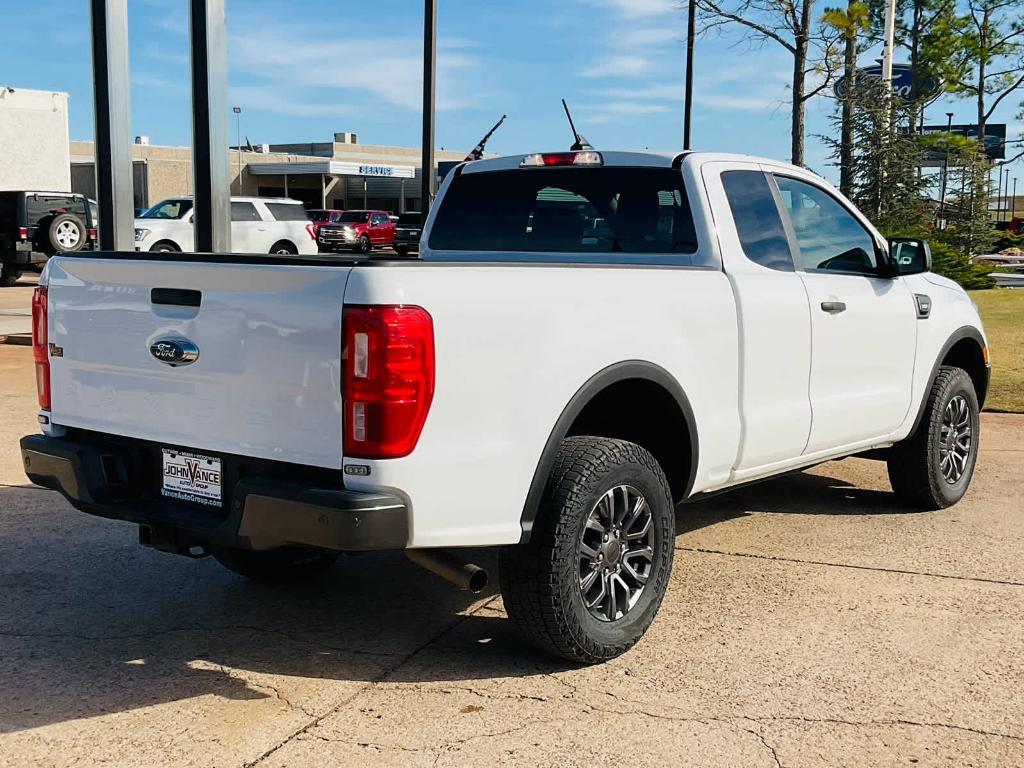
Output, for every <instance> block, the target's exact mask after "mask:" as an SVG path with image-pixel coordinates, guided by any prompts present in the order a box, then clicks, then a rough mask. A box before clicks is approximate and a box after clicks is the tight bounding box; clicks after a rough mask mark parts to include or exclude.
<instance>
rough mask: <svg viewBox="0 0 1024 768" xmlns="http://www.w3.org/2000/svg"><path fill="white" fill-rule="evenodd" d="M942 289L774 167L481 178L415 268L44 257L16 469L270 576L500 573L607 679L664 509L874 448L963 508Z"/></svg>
mask: <svg viewBox="0 0 1024 768" xmlns="http://www.w3.org/2000/svg"><path fill="white" fill-rule="evenodd" d="M929 266H930V254H929V251H928V248H927V244H925V243H923V242H921V241H916V240H901V241H894V242H892V243H887V242H886V241H885V240H884V239H883V238H882V237H881V236H880V235H879V233H878V232H877V231H876V230H875V229H874V228H873V227H872V225H871V223H870V222H869V221H868V220H867V219H866V218H865V217H864V216H863V215H862V214H861V213H859V212H858V211H857V210H856V209H855V208H854V207H853V206H852V205H851V204H850V203H849V202H848V201H847V200H845V199H844V198H843V197H842V196H840V195H839V194H838V193H837V192H835V190H833V189H832V188H831V187H830V186H829V185H828V184H827V183H825V182H824V181H822V180H821V179H820V178H818V177H817V176H815V175H813V174H811V173H809V172H807V171H805V170H803V169H800V168H795V167H792V166H789V165H782V164H779V163H776V162H772V161H768V160H757V159H753V158H750V157H741V156H730V155H717V154H700V153H686V154H681V155H678V156H676V157H670V156H658V155H651V154H641V153H630V152H604V153H599V152H594V151H578V152H557V153H547V154H535V155H526V156H522V155H519V156H515V157H505V158H499V159H493V160H491V159H488V160H481V161H476V162H470V163H466V164H463V165H461V166H459V167H457V168H456V169H455V170H454V171H453V172H452V173H450V174H449V175H448V176H447V178H446V179H445V182H444V184H443V186H442V189H441V190H440V193H439V199H438V202H437V204H436V205H435V207H434V208H433V210H432V211H431V213H430V216H429V219H428V221H427V223H426V227H425V229H424V233H423V236H422V240H421V248H420V258H419V259H415V260H408V259H405V260H400V261H399V260H395V261H381V260H379V259H378V260H374V259H369V258H363V257H357V256H346V257H323V256H321V258H320V259H317V260H313V259H303V258H302V257H299V256H295V257H288V256H278V257H274V256H271V257H258V258H257V257H246V256H242V255H237V254H235V255H193V254H187V253H183V254H173V253H171V254H167V253H161V254H153V253H90V254H74V255H69V256H58V257H57V258H54V259H52V260H51V261H50V262H49V265H48V267H47V271H46V272H45V274H44V275H43V278H42V281H41V284H40V287H39V289H38V292H37V294H36V298H35V303H34V307H35V321H34V322H35V356H36V365H37V372H38V384H39V400H40V408H41V410H40V414H39V421H40V424H41V425H42V432H43V434H42V435H33V436H28V437H25V438H24V439H23V440H22V443H21V446H22V453H23V459H24V465H25V469H26V471H27V473H28V476H29V478H31V480H32V481H33V482H35V483H37V484H39V485H41V486H44V487H47V488H53V489H56V490H58V491H60V492H61V493H62V494H63V495H64V496H65V497H67V499H68V500H69V501H70V502H71V503H72V504H73V505H74V506H76V507H77V508H79V509H81V510H83V511H85V512H89V513H92V514H96V515H101V516H104V517H108V518H114V519H119V520H127V521H130V522H132V523H136V524H138V525H139V526H140V539H141V541H142V542H143V543H144V544H147V545H149V546H153V547H157V548H159V549H161V550H165V551H170V552H176V553H179V554H191V555H193V556H201V555H205V554H212V555H213V556H214V557H216V558H217V559H218V560H220V561H221V562H222V563H224V564H225V565H226V566H227V567H229V568H231V569H233V570H235V571H238V572H240V573H243V574H245V575H248V576H251V577H255V578H263V579H297V578H301V577H306V576H312V575H315V574H317V573H319V572H321V571H323V570H324V569H326V568H327V567H328V566H329V565H330V564H331V562H332V561H333V560H334V559H335V558H336V557H337V555H338V553H340V552H345V551H357V550H382V549H405V550H406V551H407V553H408V554H409V556H410V557H411V558H412V559H414V560H416V561H417V562H419V563H421V564H424V565H426V566H427V567H429V568H431V569H432V570H434V571H435V572H437V573H440V574H442V575H445V576H447V577H448V578H449V579H451V580H453V581H456V582H457V583H460V584H462V585H464V586H468V587H471V588H479V587H480V586H481V585H482V583H483V582H484V581H485V575H484V574H483V572H482V571H481V570H480V569H479V568H477V567H475V566H473V565H471V564H466V563H464V562H462V561H459V560H457V559H456V558H455V557H454V555H453V554H452V553H451V552H450V551H449V550H448V549H445V548H452V547H460V548H462V547H495V546H496V547H500V548H501V549H500V555H499V569H500V582H501V590H502V593H503V596H504V599H505V606H506V608H507V610H508V613H509V615H510V616H511V618H512V619H513V620H514V621H515V622H516V623H517V624H518V625H519V627H520V628H521V629H522V631H523V633H524V634H525V635H526V636H527V637H528V638H529V639H530V640H531V641H533V642H534V643H536V644H538V645H540V646H541V647H543V648H546V649H548V650H550V651H552V652H554V653H556V654H559V655H561V656H564V657H566V658H569V659H575V660H578V661H583V662H596V661H601V660H604V659H609V658H611V657H614V656H616V655H617V654H620V653H622V652H623V651H625V650H626V649H628V648H629V647H630V646H631V645H632V644H634V643H635V642H636V641H637V640H638V639H639V638H640V637H641V636H642V635H643V634H644V632H645V631H646V629H647V627H648V626H649V625H650V623H651V621H652V620H653V619H654V615H655V613H656V612H657V610H658V607H659V605H660V603H661V600H662V596H663V595H664V593H665V589H666V585H667V582H668V576H669V570H670V567H671V565H672V556H673V542H674V535H675V517H674V508H675V507H674V505H675V504H676V503H679V502H686V501H693V500H699V499H701V498H704V497H706V496H707V495H708V494H710V493H713V492H717V491H722V490H724V489H728V488H732V487H736V486H739V485H742V484H745V483H750V482H752V481H755V480H761V479H764V478H768V477H771V476H773V475H778V474H780V473H783V472H789V471H791V470H798V469H801V468H804V467H809V466H811V465H814V464H818V463H820V462H823V461H827V460H829V459H837V458H841V457H844V456H850V455H854V454H859V455H867V456H869V457H873V458H878V459H885V460H887V461H888V466H889V476H890V478H891V480H892V486H893V489H894V491H895V492H896V494H898V496H900V497H901V498H902V499H904V500H905V502H906V503H907V504H908V505H911V506H913V507H915V508H918V509H937V508H941V507H945V506H947V505H950V504H953V503H955V502H956V501H958V500H959V499H960V497H961V496H963V494H964V492H965V491H966V490H967V486H968V484H969V483H970V481H971V476H972V473H973V470H974V466H975V461H976V459H977V455H978V426H979V421H978V414H979V409H980V406H981V404H982V402H983V400H984V398H985V391H986V387H987V383H988V377H989V363H988V348H987V345H986V340H985V335H984V331H983V329H982V325H981V322H980V320H979V317H978V313H977V311H976V308H975V306H974V305H973V303H972V302H971V301H970V299H969V298H968V297H967V295H966V294H965V293H964V291H963V290H961V289H960V288H959V287H958V286H957V285H956V284H955V283H953V282H950V281H949V280H946V279H944V278H942V277H938V276H936V275H934V274H931V273H930V272H929ZM678 513H679V514H681V515H684V516H685V515H686V507H685V506H683V507H680V508H679V511H678Z"/></svg>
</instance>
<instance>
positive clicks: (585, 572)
mask: <svg viewBox="0 0 1024 768" xmlns="http://www.w3.org/2000/svg"><path fill="white" fill-rule="evenodd" d="M654 540H655V530H654V517H653V515H652V513H651V508H650V506H649V505H648V504H647V500H646V499H645V498H644V495H643V494H642V493H640V491H638V490H637V489H636V488H634V487H633V486H630V485H617V486H615V487H614V488H612V489H611V490H609V491H608V492H607V493H605V494H604V495H603V496H602V497H601V498H600V499H599V500H598V502H597V503H596V504H595V505H594V507H593V509H592V510H591V511H590V515H589V516H588V517H587V520H586V522H585V523H584V526H583V530H582V532H581V533H580V538H579V547H578V552H579V555H578V570H579V574H578V575H579V588H580V594H581V595H582V597H583V604H584V606H586V609H587V610H588V611H589V612H590V614H591V615H592V616H593V617H594V618H596V619H598V620H599V621H606V622H611V621H616V620H618V619H621V618H622V617H623V616H625V615H626V614H627V613H629V611H630V610H631V609H632V608H633V607H634V606H635V605H636V604H637V601H638V600H639V599H640V595H641V594H643V591H644V587H645V586H646V584H647V582H648V580H649V579H650V576H651V570H652V568H653V565H654Z"/></svg>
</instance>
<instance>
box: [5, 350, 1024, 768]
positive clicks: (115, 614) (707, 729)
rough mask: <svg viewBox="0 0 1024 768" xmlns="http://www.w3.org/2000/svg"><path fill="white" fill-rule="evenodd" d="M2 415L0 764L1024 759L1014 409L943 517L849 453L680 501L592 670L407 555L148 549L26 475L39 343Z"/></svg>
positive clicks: (487, 598) (8, 375) (10, 357)
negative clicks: (611, 657)
mask: <svg viewBox="0 0 1024 768" xmlns="http://www.w3.org/2000/svg"><path fill="white" fill-rule="evenodd" d="M0 409H2V411H0V412H2V413H3V414H4V416H3V419H0V686H2V687H0V766H19V768H20V766H70V765H76V764H79V765H96V764H101V763H110V764H116V765H119V766H122V765H123V766H134V765H138V766H163V765H168V766H169V765H174V766H260V768H280V767H283V766H289V767H290V766H305V765H310V766H320V765H359V766H421V765H422V766H439V767H440V766H466V765H487V766H490V765H530V766H577V765H578V766H589V767H592V766H594V765H599V764H604V763H606V762H608V761H609V760H613V759H627V760H629V761H630V762H633V763H636V764H638V765H645V766H659V765H664V766H683V765H694V766H745V767H746V766H751V767H756V766H767V767H775V768H780V767H782V766H785V768H798V767H800V766H873V767H874V766H896V765H900V766H906V765H914V766H940V765H941V766H985V767H986V768H988V767H989V766H1019V765H1024V695H1022V694H1021V691H1022V690H1024V663H1022V662H1024V631H1022V630H1024V522H1022V520H1021V509H1022V506H1024V505H1022V501H1024V490H1022V487H1021V481H1020V478H1021V470H1022V468H1024V417H1019V416H1009V415H1001V414H985V415H984V416H983V420H982V423H983V435H982V455H981V460H980V462H979V467H978V472H977V474H976V476H975V482H974V486H973V488H972V489H971V491H970V493H969V494H968V496H967V498H966V499H965V500H964V501H963V502H962V503H961V504H959V505H957V506H956V507H954V508H952V509H949V510H944V511H942V512H938V513H928V514H916V513H907V512H906V511H905V510H903V509H901V508H900V507H899V506H897V505H896V504H895V503H894V500H893V499H892V497H891V495H890V494H889V492H888V491H889V488H888V482H887V480H886V476H885V468H884V465H882V464H879V463H875V462H870V461H865V460H859V459H849V460H846V461H843V462H837V463H830V464H824V465H822V466H820V467H817V468H816V469H814V470H812V471H811V472H808V473H804V474H799V475H792V476H788V477H785V478H781V479H777V480H774V481H771V482H768V483H765V484H762V485H760V486H754V487H751V488H748V489H744V490H741V491H737V492H735V493H732V494H727V495H723V496H720V497H717V498H715V499H712V500H709V501H705V502H702V503H700V504H696V505H690V506H686V507H681V508H680V509H679V512H678V529H679V534H678V537H677V540H676V549H677V551H676V557H677V560H676V567H675V570H674V573H673V576H672V582H671V586H670V590H669V593H668V596H667V597H666V599H665V602H664V604H663V607H662V610H661V614H660V615H659V617H658V619H657V621H655V623H654V625H653V626H652V628H651V631H650V632H649V634H648V636H647V638H646V639H645V640H644V641H643V642H642V643H640V644H639V645H638V646H637V647H636V648H635V649H634V650H633V651H631V652H630V653H628V654H626V655H625V656H623V657H622V658H620V659H617V660H615V661H614V662H611V663H609V664H605V665H602V666H598V667H590V668H580V667H576V666H573V665H570V664H565V663H561V662H559V661H557V660H553V659H550V658H548V657H545V656H543V655H540V654H537V653H534V652H532V651H529V650H527V649H525V648H523V647H522V646H521V644H520V643H519V640H518V638H517V637H516V635H515V634H514V632H513V631H512V628H511V627H510V626H509V624H508V621H507V620H506V617H505V613H504V610H503V608H502V604H501V599H500V597H498V596H496V595H495V594H494V593H493V592H492V593H489V594H486V595H484V596H482V597H481V598H473V597H471V596H468V595H466V594H464V593H460V592H457V591H455V590H454V589H453V588H450V587H449V586H448V585H447V584H446V583H445V582H442V581H441V580H439V579H438V578H436V577H435V576H433V575H431V574H429V573H427V572H425V571H422V570H420V569H418V568H417V567H416V566H414V565H412V564H411V563H409V562H407V561H406V560H405V559H404V558H403V557H402V556H400V555H398V554H393V553H392V554H380V555H364V556H358V557H347V558H343V559H342V560H341V561H339V563H338V565H337V566H336V567H335V568H334V569H333V570H332V571H331V573H330V574H329V575H328V576H327V577H326V578H325V579H324V580H323V581H321V582H318V583H316V584H314V585H311V586H305V587H267V586H259V585H254V584H250V583H247V582H246V581H245V580H243V579H241V578H239V577H236V576H234V575H232V574H230V573H228V572H227V571H225V570H224V569H222V568H221V567H220V566H218V565H217V563H215V562H213V561H211V560H209V559H206V560H199V561H190V560H186V559H183V558H176V557H173V556H170V555H163V554H160V553H156V552H152V551H150V550H145V549H142V548H140V547H139V546H138V545H137V543H136V532H135V529H134V528H133V527H132V526H129V525H127V524H123V523H114V522H110V521H104V520H99V519H95V518H91V517H88V516H86V515H83V514H80V513H78V512H75V511H74V510H72V509H71V508H70V507H69V506H68V505H67V504H66V503H65V502H64V501H63V500H62V499H61V498H60V497H58V496H57V495H56V494H53V493H50V492H48V491H44V490H41V489H35V488H31V487H28V486H26V485H25V479H24V476H23V475H22V473H21V468H20V462H19V459H18V455H17V450H16V440H17V438H18V437H20V436H21V435H23V434H26V433H29V432H32V431H34V430H35V423H34V419H35V406H34V392H33V380H32V369H31V352H30V350H29V349H26V348H21V347H4V346H0ZM481 560H482V561H483V562H484V563H485V564H486V565H488V566H490V567H492V568H493V567H494V557H493V555H492V554H491V553H485V554H484V555H482V557H481Z"/></svg>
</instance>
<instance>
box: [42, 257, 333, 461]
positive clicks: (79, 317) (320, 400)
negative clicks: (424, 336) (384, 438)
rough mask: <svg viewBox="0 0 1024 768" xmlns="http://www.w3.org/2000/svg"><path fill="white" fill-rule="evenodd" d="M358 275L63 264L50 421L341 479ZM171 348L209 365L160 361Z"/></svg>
mask: <svg viewBox="0 0 1024 768" xmlns="http://www.w3.org/2000/svg"><path fill="white" fill-rule="evenodd" d="M179 258H180V257H179ZM350 272H351V267H349V266H344V265H328V264H325V265H323V266H319V265H317V266H299V265H282V264H279V263H263V264H261V263H259V262H254V263H208V262H202V263H200V262H198V261H197V262H187V261H179V260H169V261H154V260H145V261H142V260H139V261H135V260H131V259H123V258H109V259H104V258H69V257H59V258H57V259H54V260H53V261H51V263H50V268H49V341H50V343H51V345H52V346H51V355H50V364H51V371H52V373H51V383H52V388H53V394H52V412H51V418H52V421H53V423H54V424H56V425H61V426H68V427H80V428H83V429H89V430H94V431H97V432H104V433H110V434H115V435H122V436H126V437H133V438H139V439H144V440H151V441H155V442H160V443H167V444H169V445H172V446H184V447H191V448H197V449H205V450H209V451H214V452H223V453H231V454H241V455H245V456H255V457H261V458H267V459H277V460H281V461H289V462H293V463H298V464H306V465H311V466H318V467H330V468H340V467H341V459H342V431H341V429H342V424H341V415H342V405H341V316H342V302H343V299H344V295H345V285H346V282H347V280H348V277H349V273H350ZM153 289H171V290H170V291H158V292H157V293H156V295H154V293H153ZM196 292H199V296H197V295H196ZM196 299H199V301H198V303H199V306H198V307H196V306H191V305H190V304H194V303H195V300H196ZM161 340H175V341H178V342H180V341H187V342H191V343H192V344H193V345H194V346H195V347H196V348H197V351H198V358H197V359H196V360H195V362H193V363H191V364H188V365H178V366H172V365H169V364H167V363H166V362H161V361H160V360H158V359H157V357H155V356H154V354H153V352H151V347H152V346H153V345H154V343H156V342H159V341H161ZM54 346H55V347H56V348H57V349H54V348H53V347H54Z"/></svg>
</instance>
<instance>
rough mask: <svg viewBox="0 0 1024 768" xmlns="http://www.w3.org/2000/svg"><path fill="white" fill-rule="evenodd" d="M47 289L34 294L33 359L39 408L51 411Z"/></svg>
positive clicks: (39, 288)
mask: <svg viewBox="0 0 1024 768" xmlns="http://www.w3.org/2000/svg"><path fill="white" fill-rule="evenodd" d="M46 325H47V289H46V287H45V286H40V287H38V288H36V290H35V293H33V294H32V357H33V358H34V360H35V363H36V391H37V392H38V393H39V407H40V408H42V409H43V410H44V411H48V410H50V357H49V349H48V347H49V332H48V330H47V327H46Z"/></svg>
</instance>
